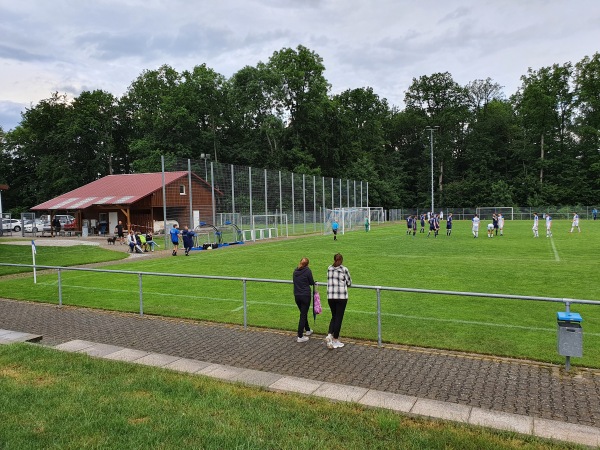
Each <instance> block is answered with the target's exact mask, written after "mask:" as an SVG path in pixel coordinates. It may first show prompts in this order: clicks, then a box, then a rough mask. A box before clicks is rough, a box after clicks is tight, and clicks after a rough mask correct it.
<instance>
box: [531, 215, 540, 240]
mask: <svg viewBox="0 0 600 450" xmlns="http://www.w3.org/2000/svg"><path fill="white" fill-rule="evenodd" d="M539 222H540V218H539V217H538V213H533V227H531V229H532V230H533V237H534V238H536V237H540V236H539V234H538V225H539Z"/></svg>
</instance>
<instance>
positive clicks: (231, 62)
mask: <svg viewBox="0 0 600 450" xmlns="http://www.w3.org/2000/svg"><path fill="white" fill-rule="evenodd" d="M298 45H304V46H305V47H308V48H309V49H310V50H312V51H314V52H316V53H317V54H318V55H320V56H321V57H322V58H323V60H324V64H325V68H326V72H325V77H326V78H327V80H328V81H329V83H330V84H331V86H332V90H331V93H332V94H336V93H339V92H342V91H344V90H346V89H353V88H360V87H367V86H370V87H372V88H373V89H374V91H375V93H377V94H378V95H379V96H380V97H383V98H387V99H388V102H389V103H390V104H392V105H397V106H399V107H403V98H404V92H405V91H406V89H407V88H408V87H409V86H410V84H411V81H412V79H413V78H417V77H420V76H422V75H431V74H433V73H436V72H449V73H450V74H451V75H452V76H453V78H454V80H455V81H456V82H458V83H459V84H461V85H465V84H467V83H468V82H470V81H473V80H476V79H485V78H488V77H490V78H491V79H492V80H493V81H494V82H497V83H499V84H500V85H502V86H504V92H505V94H506V96H509V95H511V94H513V93H514V92H516V90H517V88H518V87H519V85H520V80H519V78H520V77H521V75H524V74H526V73H527V69H528V68H529V67H531V68H533V69H536V70H537V69H539V68H541V67H547V66H550V65H552V64H555V63H557V64H564V63H566V62H569V61H570V62H572V63H576V62H578V61H580V60H581V59H582V58H583V57H584V56H586V55H587V56H592V55H593V54H594V53H596V52H599V51H600V1H598V0H569V1H566V0H565V1H558V0H435V1H434V0H418V1H417V0H411V1H409V0H371V1H368V0H218V1H217V0H204V1H201V0H196V1H194V0H143V1H142V0H95V1H91V0H90V1H85V0H21V1H18V2H17V1H15V0H0V126H1V127H2V128H3V129H4V130H5V131H8V130H10V129H12V128H14V127H15V126H16V125H17V124H18V123H19V122H20V120H21V117H20V113H21V112H22V111H24V110H25V108H26V107H30V106H31V105H35V104H37V103H38V102H39V101H40V100H42V99H46V98H49V97H50V96H51V94H52V93H53V92H59V93H61V94H62V93H66V94H67V95H69V96H70V97H75V96H77V95H79V94H80V93H81V92H82V91H83V90H89V91H91V90H95V89H101V90H104V91H108V92H111V93H112V94H114V95H116V96H119V97H120V96H121V95H123V94H124V93H125V92H126V90H127V88H128V86H129V85H130V84H131V83H132V82H133V81H134V80H135V79H136V78H137V77H138V76H139V75H140V74H141V73H142V72H143V71H144V70H147V69H156V68H158V67H160V66H161V65H163V64H168V65H170V66H172V67H173V68H174V69H176V70H177V71H178V72H182V71H183V70H189V69H192V68H193V67H194V66H196V65H200V64H203V63H206V65H207V66H208V67H210V68H212V69H213V70H215V71H216V72H218V73H220V74H222V75H224V76H225V77H227V78H229V77H231V75H233V74H234V73H235V72H237V71H238V70H240V69H241V68H243V67H244V66H246V65H250V66H255V65H256V64H257V63H258V62H259V61H263V62H266V61H267V60H268V58H269V57H270V56H271V55H272V54H273V52H275V51H278V50H281V49H282V48H284V47H291V48H296V47H297V46H298Z"/></svg>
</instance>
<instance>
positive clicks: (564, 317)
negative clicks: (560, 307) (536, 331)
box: [556, 312, 583, 322]
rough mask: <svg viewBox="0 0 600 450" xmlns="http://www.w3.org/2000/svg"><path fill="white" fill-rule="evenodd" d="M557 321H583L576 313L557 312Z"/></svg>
mask: <svg viewBox="0 0 600 450" xmlns="http://www.w3.org/2000/svg"><path fill="white" fill-rule="evenodd" d="M556 319H557V320H560V321H566V322H581V321H582V320H583V319H582V318H581V315H580V314H579V313H576V312H557V313H556Z"/></svg>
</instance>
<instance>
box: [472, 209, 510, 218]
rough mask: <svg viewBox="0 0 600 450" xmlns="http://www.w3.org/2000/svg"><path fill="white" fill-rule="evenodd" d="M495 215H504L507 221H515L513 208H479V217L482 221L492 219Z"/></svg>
mask: <svg viewBox="0 0 600 450" xmlns="http://www.w3.org/2000/svg"><path fill="white" fill-rule="evenodd" d="M493 214H502V217H504V218H505V219H506V220H513V209H512V206H489V207H485V208H477V215H478V216H479V218H480V219H491V218H492V215H493Z"/></svg>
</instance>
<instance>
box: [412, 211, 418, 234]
mask: <svg viewBox="0 0 600 450" xmlns="http://www.w3.org/2000/svg"><path fill="white" fill-rule="evenodd" d="M412 233H413V237H415V235H416V234H417V216H416V215H415V216H413V221H412Z"/></svg>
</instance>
